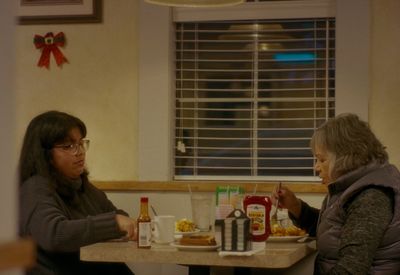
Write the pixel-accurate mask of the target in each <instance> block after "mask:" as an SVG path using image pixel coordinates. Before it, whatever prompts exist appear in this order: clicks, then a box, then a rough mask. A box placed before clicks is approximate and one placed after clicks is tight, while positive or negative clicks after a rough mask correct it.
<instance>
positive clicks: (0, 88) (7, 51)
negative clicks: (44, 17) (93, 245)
mask: <svg viewBox="0 0 400 275" xmlns="http://www.w3.org/2000/svg"><path fill="white" fill-rule="evenodd" d="M16 3H17V2H16V1H14V0H2V1H0V60H1V62H0V185H1V192H0V220H1V226H0V242H6V241H12V240H16V239H17V238H18V236H17V232H18V231H17V221H18V211H17V204H18V199H17V183H16V177H15V176H16V167H17V165H16V159H17V157H16V156H17V153H16V143H15V96H14V94H15V89H14V87H15V86H14V71H15V70H14V67H15V58H14V48H15V45H14V44H15V40H14V33H15V25H14V19H15V18H14V15H15V9H14V7H15V5H16ZM0 274H22V272H20V271H19V270H6V271H4V272H0Z"/></svg>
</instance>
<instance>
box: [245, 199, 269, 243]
mask: <svg viewBox="0 0 400 275" xmlns="http://www.w3.org/2000/svg"><path fill="white" fill-rule="evenodd" d="M243 208H244V211H245V213H246V215H247V216H248V217H249V218H250V221H251V226H250V228H251V230H250V231H251V232H250V233H251V240H252V241H255V242H263V241H266V240H267V238H268V236H269V234H270V232H271V228H270V222H269V212H270V211H271V200H270V198H269V197H265V196H246V197H245V198H244V201H243Z"/></svg>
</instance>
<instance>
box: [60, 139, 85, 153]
mask: <svg viewBox="0 0 400 275" xmlns="http://www.w3.org/2000/svg"><path fill="white" fill-rule="evenodd" d="M89 143H90V140H88V139H82V140H81V141H79V142H78V143H69V144H68V143H67V144H59V145H54V148H61V149H62V150H64V151H65V152H68V153H70V154H71V155H76V154H78V152H79V150H81V151H82V152H86V151H87V150H88V149H89Z"/></svg>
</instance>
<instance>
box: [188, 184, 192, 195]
mask: <svg viewBox="0 0 400 275" xmlns="http://www.w3.org/2000/svg"><path fill="white" fill-rule="evenodd" d="M188 188H189V193H190V196H191V195H192V188H191V187H190V184H189V183H188Z"/></svg>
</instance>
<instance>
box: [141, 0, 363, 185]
mask: <svg viewBox="0 0 400 275" xmlns="http://www.w3.org/2000/svg"><path fill="white" fill-rule="evenodd" d="M252 5H253V8H254V10H252V8H251V7H250V6H251V5H245V6H246V7H245V6H241V7H230V8H229V12H226V8H223V9H221V8H219V9H215V10H213V11H212V10H209V9H207V12H205V11H206V10H205V9H184V8H179V9H174V12H173V10H172V9H171V8H168V7H162V6H156V5H152V4H146V3H144V1H143V0H141V1H140V4H139V37H138V43H139V62H138V63H139V83H138V92H139V97H138V98H139V102H138V120H139V121H138V122H139V123H138V125H139V128H138V168H137V169H138V180H142V181H146V180H156V181H169V180H171V179H172V176H173V171H172V167H173V165H172V162H173V158H172V156H173V133H174V131H173V118H174V98H173V94H174V93H173V91H174V89H173V79H174V69H173V50H174V45H173V35H174V32H173V25H172V20H187V19H191V20H194V19H196V20H199V19H198V18H197V17H196V16H201V15H202V14H203V15H204V14H207V16H208V18H209V19H206V20H211V19H215V17H216V16H222V14H223V13H224V12H225V16H239V15H240V16H242V17H240V18H237V19H249V18H248V16H250V15H252V14H254V15H255V16H260V15H262V14H263V15H264V16H265V15H266V14H267V13H268V14H269V18H272V19H276V18H294V17H296V18H298V17H305V18H307V17H308V18H311V17H327V16H335V17H336V76H335V78H336V83H335V84H336V90H335V96H336V104H335V105H336V109H335V113H336V114H340V113H344V112H353V113H356V114H358V115H359V116H360V117H361V118H362V119H364V120H367V119H368V99H369V89H370V85H369V81H370V80H369V79H370V77H369V76H370V75H369V64H370V62H369V59H370V54H369V53H370V49H369V26H370V24H369V21H370V17H369V0H336V1H335V0H307V1H279V2H271V3H269V4H267V5H266V3H257V4H254V3H252ZM260 5H261V6H263V7H264V8H265V10H262V8H261V6H260ZM235 9H237V10H238V11H239V12H236V14H235ZM218 13H222V14H218ZM355 15H356V17H357V20H354V16H355ZM246 16H247V18H244V17H246ZM274 16H275V17H274ZM283 16H284V17H283ZM212 17H213V18H212ZM185 18H186V19H185ZM219 18H220V17H219ZM253 18H254V17H253ZM227 19H232V18H227Z"/></svg>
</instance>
